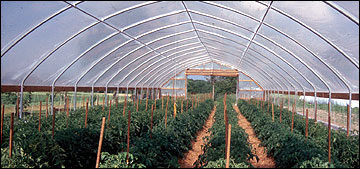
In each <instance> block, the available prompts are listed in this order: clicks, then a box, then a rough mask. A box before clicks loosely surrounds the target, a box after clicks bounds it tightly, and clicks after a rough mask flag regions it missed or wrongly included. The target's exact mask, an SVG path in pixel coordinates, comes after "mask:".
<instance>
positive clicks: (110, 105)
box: [108, 102, 111, 125]
mask: <svg viewBox="0 0 360 169" xmlns="http://www.w3.org/2000/svg"><path fill="white" fill-rule="evenodd" d="M110 113H111V102H110V105H109V115H108V125H110Z"/></svg>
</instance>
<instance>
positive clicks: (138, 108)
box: [136, 98, 139, 112]
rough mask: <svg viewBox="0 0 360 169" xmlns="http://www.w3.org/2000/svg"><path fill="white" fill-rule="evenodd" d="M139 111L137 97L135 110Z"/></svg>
mask: <svg viewBox="0 0 360 169" xmlns="http://www.w3.org/2000/svg"><path fill="white" fill-rule="evenodd" d="M138 111H139V99H138V98H136V112H138Z"/></svg>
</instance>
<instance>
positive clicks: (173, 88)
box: [161, 88, 186, 90]
mask: <svg viewBox="0 0 360 169" xmlns="http://www.w3.org/2000/svg"><path fill="white" fill-rule="evenodd" d="M161 89H162V90H173V89H175V90H185V89H186V88H161Z"/></svg>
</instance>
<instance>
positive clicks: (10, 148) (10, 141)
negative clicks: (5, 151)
mask: <svg viewBox="0 0 360 169" xmlns="http://www.w3.org/2000/svg"><path fill="white" fill-rule="evenodd" d="M13 135H14V113H11V117H10V139H9V158H11V154H12V147H13V145H12V142H13Z"/></svg>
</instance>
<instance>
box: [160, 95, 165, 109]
mask: <svg viewBox="0 0 360 169" xmlns="http://www.w3.org/2000/svg"><path fill="white" fill-rule="evenodd" d="M161 110H164V97H163V96H161Z"/></svg>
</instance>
